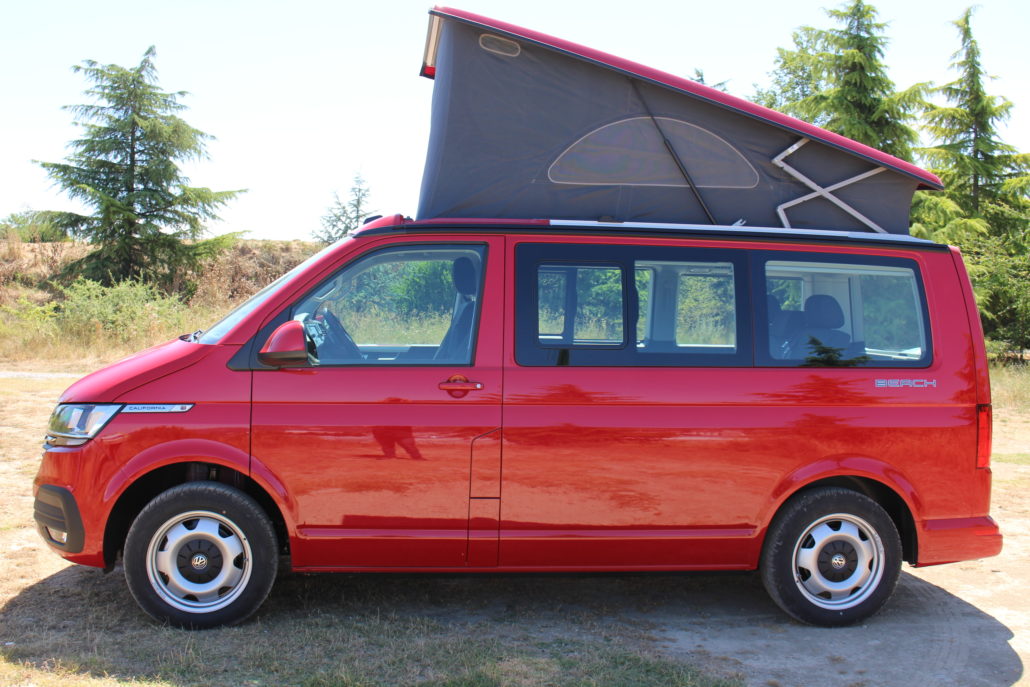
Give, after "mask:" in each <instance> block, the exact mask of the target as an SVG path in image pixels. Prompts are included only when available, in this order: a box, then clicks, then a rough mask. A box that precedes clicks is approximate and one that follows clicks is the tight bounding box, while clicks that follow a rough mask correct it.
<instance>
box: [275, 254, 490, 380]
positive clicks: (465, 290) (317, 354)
mask: <svg viewBox="0 0 1030 687" xmlns="http://www.w3.org/2000/svg"><path fill="white" fill-rule="evenodd" d="M484 257H485V247H483V246H476V245H448V246H407V247H403V248H392V249H386V250H382V251H378V252H376V253H373V254H371V255H367V256H365V257H363V258H361V259H360V260H358V261H357V262H355V263H352V264H350V265H348V266H347V267H345V268H344V269H342V270H341V271H340V272H338V273H336V274H335V275H333V276H332V277H330V278H329V279H328V280H326V281H325V282H323V283H322V284H320V285H319V286H318V287H317V288H316V289H315V290H314V291H312V292H311V293H310V294H309V295H308V296H307V297H306V298H304V300H302V301H301V302H300V303H298V304H297V305H296V306H295V307H294V309H293V318H294V319H296V320H299V321H300V322H302V323H303V324H304V331H305V335H306V338H307V343H308V352H309V354H310V355H309V359H310V360H311V362H312V364H313V365H321V366H325V365H468V364H471V361H472V353H473V350H472V349H473V341H475V331H476V325H477V322H478V309H479V301H480V292H481V290H482V276H483V264H484Z"/></svg>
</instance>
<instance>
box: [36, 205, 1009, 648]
mask: <svg viewBox="0 0 1030 687" xmlns="http://www.w3.org/2000/svg"><path fill="white" fill-rule="evenodd" d="M990 401H991V399H990V390H989V386H988V373H987V364H986V361H985V356H984V348H983V339H982V336H981V331H980V326H979V322H978V319H977V312H976V307H975V304H974V301H973V296H972V291H971V289H970V285H969V281H968V279H967V277H966V272H965V269H964V267H963V264H962V261H961V258H960V256H959V254H958V253H957V251H955V250H954V249H950V248H948V247H946V246H941V245H937V244H933V243H930V242H927V241H922V240H919V239H914V238H903V237H880V236H876V235H871V234H844V233H839V232H812V231H800V230H753V231H750V232H747V231H742V230H741V229H739V228H734V229H725V228H723V229H719V228H712V227H678V228H673V227H664V226H663V227H657V226H649V225H625V226H621V227H618V228H613V227H610V226H598V225H596V224H594V225H591V224H589V223H562V222H547V223H540V222H538V223H531V224H530V223H520V222H502V221H495V222H490V223H482V222H474V221H455V222H451V223H447V224H443V223H440V222H412V221H405V220H403V219H402V218H400V217H392V218H388V219H383V220H379V221H377V222H375V223H373V224H370V225H368V226H367V227H366V228H365V229H364V230H363V231H361V232H360V233H358V235H356V236H355V237H353V238H350V239H346V240H344V241H342V242H341V243H339V244H336V245H334V246H332V247H330V248H327V249H326V250H324V251H323V252H321V253H319V254H318V255H316V256H314V257H313V258H311V259H310V260H308V261H307V262H305V263H304V264H302V265H300V266H299V267H298V268H296V269H294V270H293V271H292V272H290V273H289V274H287V275H285V276H284V277H282V278H281V279H279V280H278V281H277V282H275V283H274V284H272V285H270V286H269V287H268V288H266V289H264V290H263V291H261V292H260V293H258V294H257V295H255V296H254V297H253V298H252V299H251V300H249V301H247V302H246V303H245V304H243V305H242V306H240V307H239V308H238V309H236V310H235V311H234V312H232V313H230V314H229V315H228V316H227V317H226V318H225V319H223V320H222V321H221V322H219V323H217V324H215V325H214V326H213V327H211V328H210V329H208V330H207V331H204V332H201V333H197V334H194V335H191V336H188V337H183V338H182V339H180V340H176V341H172V342H170V343H167V344H164V345H162V346H158V347H156V348H152V349H150V350H148V351H144V352H142V353H140V354H137V355H135V356H133V357H131V358H128V359H126V360H124V361H121V362H119V363H116V364H114V365H112V366H110V367H108V368H105V369H103V370H101V371H99V372H96V373H94V374H92V375H90V376H88V377H86V378H85V379H83V380H81V381H79V382H77V383H76V384H74V385H73V386H72V387H71V388H70V389H68V391H67V392H65V394H64V395H63V396H62V397H61V399H60V403H59V405H58V407H57V409H56V411H55V412H54V416H53V418H52V420H51V423H50V428H49V433H48V435H47V444H46V452H45V454H44V457H43V462H42V466H41V468H40V471H39V475H38V476H37V478H36V519H37V521H38V523H39V528H40V532H41V533H42V535H43V538H44V539H45V540H46V541H47V542H48V543H49V544H50V545H51V546H52V547H53V548H54V549H55V550H57V551H58V552H60V554H61V555H63V556H64V557H65V558H67V559H68V560H71V561H74V562H77V563H82V564H85V565H93V566H98V567H104V568H110V567H112V566H113V565H114V564H115V562H116V559H117V557H118V554H119V552H121V553H122V554H123V556H124V562H123V564H124V569H125V575H126V578H127V581H128V584H129V588H130V589H131V591H132V593H133V595H134V596H135V597H136V599H137V601H138V602H139V603H140V605H141V606H142V607H143V608H144V609H145V610H146V611H147V612H148V613H150V614H151V615H153V616H154V617H156V618H159V619H162V620H168V621H170V622H173V623H177V624H181V625H186V626H193V627H207V626H212V625H219V624H224V623H231V622H236V621H239V620H241V619H243V618H245V617H247V616H248V615H250V614H251V613H252V612H253V611H254V610H255V609H256V608H257V607H258V606H259V605H260V604H261V602H262V600H263V599H264V598H265V596H266V595H267V594H268V591H269V588H270V587H271V585H272V582H273V579H274V578H275V574H276V568H277V564H278V559H279V557H280V555H288V556H289V558H290V563H291V565H292V567H293V569H295V570H299V571H351V572H354V571H406V572H410V571H449V572H454V571H573V570H575V571H600V570H609V571H610V570H638V571H639V570H753V569H756V568H757V569H760V570H761V573H762V576H763V580H764V582H765V585H766V587H767V588H768V590H769V592H770V594H771V595H772V597H773V598H774V599H775V600H776V602H777V603H778V604H780V605H781V606H782V607H783V608H784V609H785V610H786V611H787V612H788V613H790V614H791V615H793V616H795V617H797V618H800V619H802V620H805V621H809V622H813V623H817V624H823V625H837V624H845V623H851V622H855V621H857V620H860V619H862V618H865V617H867V616H868V615H870V614H871V613H873V612H874V611H875V610H876V609H878V608H879V607H880V606H882V605H883V603H884V602H885V601H886V600H887V598H888V597H889V596H890V594H891V592H892V590H893V589H894V585H895V582H896V580H897V577H898V573H899V569H900V565H901V562H902V560H905V561H908V562H909V563H911V564H913V565H918V566H923V565H933V564H937V563H946V562H950V561H958V560H966V559H972V558H980V557H984V556H992V555H995V554H997V553H998V552H999V551H1000V548H1001V535H1000V534H999V532H998V528H997V526H996V525H995V523H994V521H993V520H992V519H991V518H990V517H989V515H988V510H989V502H990V479H991V471H990V469H989V456H990V428H991V405H990Z"/></svg>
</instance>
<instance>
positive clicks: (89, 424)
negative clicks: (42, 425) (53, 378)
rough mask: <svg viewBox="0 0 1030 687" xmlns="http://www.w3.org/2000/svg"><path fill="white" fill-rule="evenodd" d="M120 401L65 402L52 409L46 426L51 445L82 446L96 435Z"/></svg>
mask: <svg viewBox="0 0 1030 687" xmlns="http://www.w3.org/2000/svg"><path fill="white" fill-rule="evenodd" d="M121 408H122V406H121V404H120V403H96V404H94V403H65V404H62V405H59V406H57V408H55V409H54V414H53V415H51V416H50V426H49V427H48V428H47V434H46V443H48V444H50V445H51V446H82V445H83V444H85V443H86V442H87V441H89V440H90V439H92V438H93V437H95V436H96V435H97V433H98V432H99V431H100V430H102V429H103V428H104V425H106V424H107V423H108V422H110V421H111V418H113V417H114V416H115V415H117V414H118V411H119V410H121Z"/></svg>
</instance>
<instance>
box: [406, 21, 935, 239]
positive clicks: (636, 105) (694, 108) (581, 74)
mask: <svg viewBox="0 0 1030 687" xmlns="http://www.w3.org/2000/svg"><path fill="white" fill-rule="evenodd" d="M422 75H423V76H427V77H429V78H432V79H435V81H436V83H435V86H434V90H433V113H432V130H431V134H430V139H429V150H428V153H427V157H426V169H425V174H424V176H423V179H422V194H421V198H420V200H419V210H418V218H419V219H433V218H440V217H453V218H458V217H491V218H523V219H533V218H550V219H579V220H604V221H622V222H630V221H633V222H674V223H685V224H719V225H730V224H736V223H744V224H747V225H749V226H766V227H794V228H811V229H836V230H842V231H879V232H889V233H895V234H907V233H908V214H909V206H910V205H911V202H912V194H913V193H914V192H915V191H916V189H918V188H929V189H940V188H941V182H940V180H939V179H938V178H937V177H936V176H934V175H933V174H930V173H929V172H927V171H925V170H922V169H920V168H918V167H916V166H915V165H912V164H910V163H908V162H905V161H903V160H899V159H898V158H895V157H893V156H891V155H887V154H886V153H883V152H881V151H879V150H875V149H873V148H870V147H868V146H865V145H862V144H861V143H857V142H855V141H852V140H851V139H848V138H844V137H843V136H838V135H837V134H833V133H830V132H828V131H826V130H824V129H820V128H819V127H817V126H813V125H811V124H807V123H805V122H802V121H800V120H798V119H794V118H793V117H788V116H786V115H784V114H781V113H779V112H775V111H773V110H770V109H767V108H764V107H761V106H760V105H756V104H754V103H751V102H748V101H746V100H741V99H740V98H736V97H734V96H731V95H728V94H726V93H723V92H721V91H718V90H715V89H712V88H708V87H706V86H703V85H701V84H699V83H697V82H695V81H691V80H689V79H684V78H681V77H677V76H673V75H671V74H667V73H664V72H660V71H657V70H654V69H651V68H649V67H645V66H643V65H640V64H636V63H634V62H629V61H627V60H623V59H620V58H618V57H615V56H613V55H608V54H606V53H602V52H599V51H597V50H593V49H591V48H588V47H585V46H581V45H576V44H574V43H569V42H568V41H563V40H561V39H558V38H554V37H551V36H547V35H544V34H541V33H537V32H536V31H531V30H529V29H523V28H520V27H518V26H512V25H511V24H506V23H504V22H499V21H495V20H493V19H488V18H486V17H482V16H479V15H476V14H471V13H468V12H463V11H461V10H455V9H450V8H445V7H437V8H435V9H433V10H431V11H430V22H429V35H428V37H427V40H426V51H425V58H424V60H423V65H422Z"/></svg>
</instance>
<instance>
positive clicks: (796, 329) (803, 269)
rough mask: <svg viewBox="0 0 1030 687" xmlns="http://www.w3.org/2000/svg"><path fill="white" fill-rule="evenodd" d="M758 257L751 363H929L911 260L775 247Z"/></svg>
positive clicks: (925, 328)
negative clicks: (758, 288) (756, 328)
mask: <svg viewBox="0 0 1030 687" xmlns="http://www.w3.org/2000/svg"><path fill="white" fill-rule="evenodd" d="M766 256H767V257H765V259H762V260H760V261H759V263H760V264H759V270H758V271H759V272H760V273H761V274H763V276H764V278H762V279H760V280H758V284H759V285H761V291H762V293H761V294H760V298H758V299H757V305H758V308H759V309H760V310H764V311H765V312H764V313H760V315H761V316H760V317H758V318H756V319H757V320H758V321H759V322H760V325H759V326H760V329H764V332H760V333H759V336H758V340H759V341H760V342H761V343H760V345H759V346H758V350H757V357H758V362H759V364H766V365H778V366H779V365H787V366H805V367H922V366H926V365H929V364H930V361H931V358H932V356H931V347H930V330H929V327H928V324H927V320H928V318H927V310H926V298H925V295H924V293H923V289H922V281H921V279H920V275H919V271H918V268H917V266H916V264H915V263H914V262H913V261H911V260H905V259H896V258H874V257H870V258H866V259H856V258H851V257H848V258H846V259H845V258H839V259H838V258H836V257H831V256H820V257H821V258H822V259H813V256H812V255H811V254H792V255H790V256H784V255H782V254H780V255H777V256H775V257H772V256H770V255H769V254H766Z"/></svg>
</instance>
